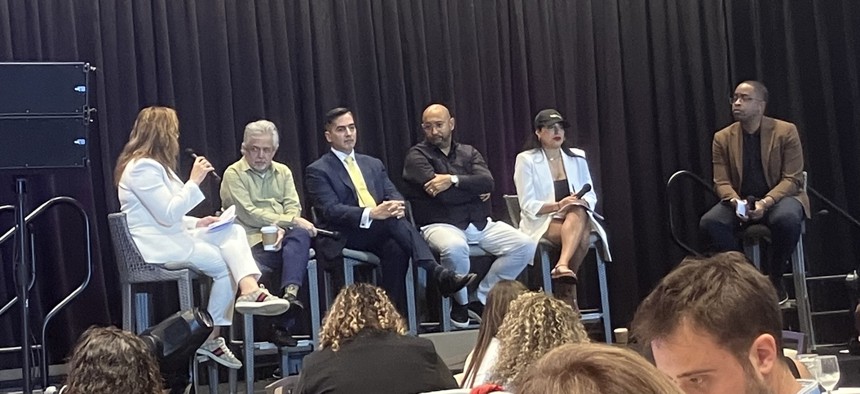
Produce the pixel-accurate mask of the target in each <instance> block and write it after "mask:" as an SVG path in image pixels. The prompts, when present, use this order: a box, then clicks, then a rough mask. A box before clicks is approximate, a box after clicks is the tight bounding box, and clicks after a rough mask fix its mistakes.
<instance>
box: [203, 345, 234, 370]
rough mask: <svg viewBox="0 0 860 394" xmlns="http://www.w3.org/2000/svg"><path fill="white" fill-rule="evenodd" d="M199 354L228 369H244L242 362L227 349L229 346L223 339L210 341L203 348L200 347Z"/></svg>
mask: <svg viewBox="0 0 860 394" xmlns="http://www.w3.org/2000/svg"><path fill="white" fill-rule="evenodd" d="M197 354H202V355H204V356H207V357H209V358H211V359H212V360H215V362H217V363H218V364H221V365H223V366H225V367H227V368H233V369H239V368H242V362H241V361H239V359H238V358H236V356H235V355H233V352H232V351H230V348H228V347H227V344H226V343H225V342H224V338H222V337H218V338H215V339H210V340H208V341H206V342H204V343H203V346H200V348H199V349H197Z"/></svg>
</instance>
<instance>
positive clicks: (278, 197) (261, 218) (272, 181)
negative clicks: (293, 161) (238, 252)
mask: <svg viewBox="0 0 860 394" xmlns="http://www.w3.org/2000/svg"><path fill="white" fill-rule="evenodd" d="M221 204H222V205H223V206H224V207H229V206H230V205H235V206H236V221H237V222H238V223H239V224H240V225H241V226H242V227H243V228H244V229H245V232H246V233H247V235H248V244H249V245H251V246H254V245H256V244H258V243H260V242H262V234H261V233H260V228H261V227H264V226H270V225H272V224H275V225H277V226H279V227H281V228H288V227H291V226H292V221H293V218H295V217H296V216H299V215H301V212H302V205H301V203H300V202H299V194H298V192H296V184H295V182H294V181H293V173H292V171H290V169H289V168H288V167H287V166H286V165H283V164H281V163H278V162H275V161H273V162H272V165H271V166H270V167H269V169H268V170H266V172H264V173H259V172H257V171H255V170H254V169H253V168H251V166H250V165H248V162H247V161H245V158H241V159H239V161H237V162H235V163H233V164H231V165H230V167H227V170H226V171H224V176H223V181H222V182H221Z"/></svg>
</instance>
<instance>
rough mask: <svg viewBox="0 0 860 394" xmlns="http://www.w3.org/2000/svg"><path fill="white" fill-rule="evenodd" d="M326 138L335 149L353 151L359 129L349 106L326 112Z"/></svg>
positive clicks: (346, 151) (345, 151)
mask: <svg viewBox="0 0 860 394" xmlns="http://www.w3.org/2000/svg"><path fill="white" fill-rule="evenodd" d="M325 139H326V141H328V143H329V144H331V147H332V148H333V149H334V150H337V151H340V152H343V153H346V154H349V153H352V150H353V149H355V143H356V141H357V140H358V130H357V129H356V128H355V120H354V119H353V116H352V111H350V110H349V108H343V107H338V108H335V109H332V110H330V111H328V112H326V114H325Z"/></svg>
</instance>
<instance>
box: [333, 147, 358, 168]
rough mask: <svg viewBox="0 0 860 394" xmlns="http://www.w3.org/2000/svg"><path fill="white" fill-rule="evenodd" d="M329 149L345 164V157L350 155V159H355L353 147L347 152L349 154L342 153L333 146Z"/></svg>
mask: <svg viewBox="0 0 860 394" xmlns="http://www.w3.org/2000/svg"><path fill="white" fill-rule="evenodd" d="M331 151H332V153H334V155H335V156H337V158H338V159H340V161H341V163H344V164H346V158H347V157H351V158H352V161H355V149H353V150H352V152H349V154H346V153H343V152H341V151H339V150H337V149H335V148H331Z"/></svg>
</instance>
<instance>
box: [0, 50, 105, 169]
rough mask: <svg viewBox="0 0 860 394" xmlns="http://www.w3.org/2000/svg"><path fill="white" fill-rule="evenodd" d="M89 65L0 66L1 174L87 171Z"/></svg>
mask: <svg viewBox="0 0 860 394" xmlns="http://www.w3.org/2000/svg"><path fill="white" fill-rule="evenodd" d="M93 70H94V68H93V67H90V65H89V64H88V63H0V169H25V168H75V167H85V166H87V165H88V164H89V159H88V157H89V156H88V149H87V141H88V137H89V136H88V130H89V123H90V113H91V111H92V109H91V108H90V107H89V101H88V100H89V99H88V94H87V92H88V89H89V79H90V78H89V74H90V72H91V71H93Z"/></svg>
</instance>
